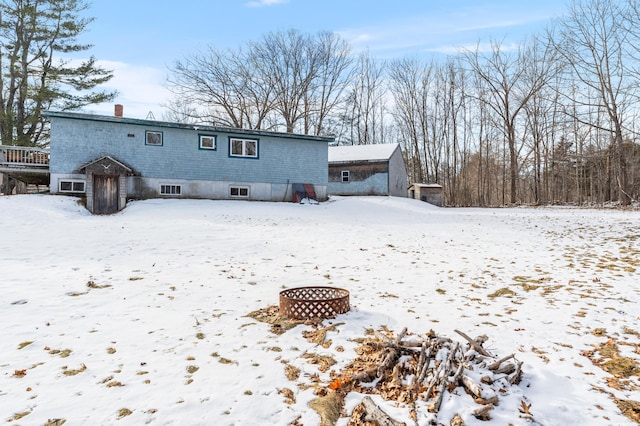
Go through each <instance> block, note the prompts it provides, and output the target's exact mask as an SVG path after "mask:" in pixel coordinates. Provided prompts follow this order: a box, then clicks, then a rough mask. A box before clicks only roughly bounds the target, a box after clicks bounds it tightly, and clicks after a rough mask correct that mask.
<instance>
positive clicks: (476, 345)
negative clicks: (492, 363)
mask: <svg viewBox="0 0 640 426" xmlns="http://www.w3.org/2000/svg"><path fill="white" fill-rule="evenodd" d="M454 331H455V332H456V333H458V334H459V335H461V336H462V337H464V339H465V340H466V341H467V342H469V344H470V345H471V346H472V347H473V349H475V350H476V352H478V353H479V354H481V355H484V356H487V357H492V356H493V355H491V354H490V353H489V352H487V351H486V350H485V349H484V348H483V347H482V343H484V342H485V341H486V339H484V340H482V339H480V340H482V343H478V342H477V341H475V340H473V339H472V338H471V337H469V336H467V335H466V334H464V333H463V332H462V331H460V330H454ZM482 337H486V336H482Z"/></svg>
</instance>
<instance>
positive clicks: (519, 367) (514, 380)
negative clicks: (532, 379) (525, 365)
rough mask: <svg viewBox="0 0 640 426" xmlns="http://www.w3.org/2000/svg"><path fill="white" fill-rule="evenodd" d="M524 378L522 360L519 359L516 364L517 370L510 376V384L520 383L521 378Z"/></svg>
mask: <svg viewBox="0 0 640 426" xmlns="http://www.w3.org/2000/svg"><path fill="white" fill-rule="evenodd" d="M521 378H522V361H519V362H518V363H517V364H516V371H515V373H513V375H512V376H511V377H509V384H511V385H513V384H518V383H520V379H521Z"/></svg>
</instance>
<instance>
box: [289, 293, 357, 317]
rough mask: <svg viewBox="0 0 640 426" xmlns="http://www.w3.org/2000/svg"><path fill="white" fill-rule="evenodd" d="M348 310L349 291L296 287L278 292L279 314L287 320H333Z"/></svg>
mask: <svg viewBox="0 0 640 426" xmlns="http://www.w3.org/2000/svg"><path fill="white" fill-rule="evenodd" d="M349 309H350V306H349V291H348V290H345V289H343V288H337V287H296V288H288V289H286V290H282V291H281V292H280V314H281V315H284V316H286V317H288V318H293V319H298V320H306V319H311V318H333V317H335V316H336V315H338V314H344V313H345V312H348V311H349Z"/></svg>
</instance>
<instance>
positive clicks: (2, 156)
mask: <svg viewBox="0 0 640 426" xmlns="http://www.w3.org/2000/svg"><path fill="white" fill-rule="evenodd" d="M0 168H3V169H17V170H35V169H47V168H49V150H46V149H42V148H29V147H23V146H4V145H0Z"/></svg>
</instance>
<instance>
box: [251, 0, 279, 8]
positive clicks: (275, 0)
mask: <svg viewBox="0 0 640 426" xmlns="http://www.w3.org/2000/svg"><path fill="white" fill-rule="evenodd" d="M288 1H289V0H255V1H250V2H248V3H246V5H247V6H249V7H263V6H273V5H276V4H283V3H287V2H288Z"/></svg>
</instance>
